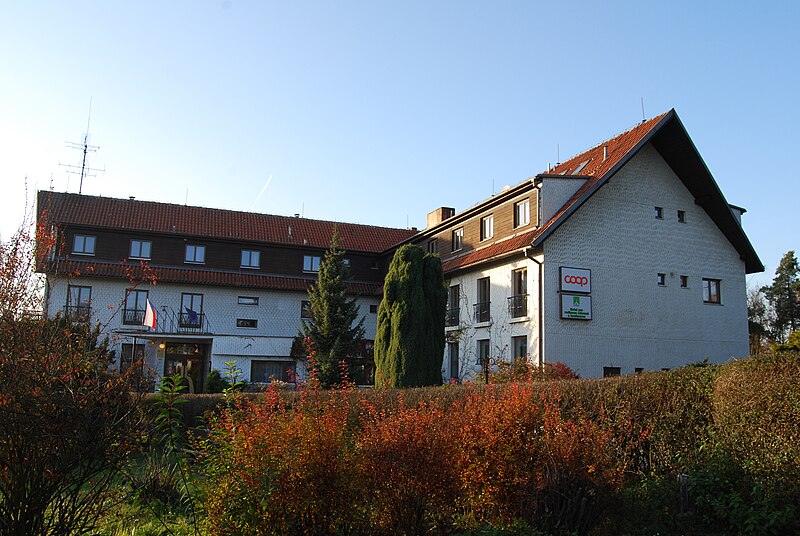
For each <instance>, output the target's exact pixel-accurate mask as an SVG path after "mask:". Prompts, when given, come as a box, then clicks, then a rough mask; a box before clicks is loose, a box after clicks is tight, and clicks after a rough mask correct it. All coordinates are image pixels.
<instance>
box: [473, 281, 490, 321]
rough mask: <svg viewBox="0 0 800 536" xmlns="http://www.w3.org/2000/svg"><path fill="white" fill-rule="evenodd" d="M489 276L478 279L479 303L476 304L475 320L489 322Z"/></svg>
mask: <svg viewBox="0 0 800 536" xmlns="http://www.w3.org/2000/svg"><path fill="white" fill-rule="evenodd" d="M489 289H490V286H489V278H488V277H482V278H481V279H478V303H476V304H475V322H488V321H489V318H490V315H489V305H490V303H489Z"/></svg>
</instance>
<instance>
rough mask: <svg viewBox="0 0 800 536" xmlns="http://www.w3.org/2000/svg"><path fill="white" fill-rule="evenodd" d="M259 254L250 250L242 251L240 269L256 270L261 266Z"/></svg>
mask: <svg viewBox="0 0 800 536" xmlns="http://www.w3.org/2000/svg"><path fill="white" fill-rule="evenodd" d="M260 263H261V252H259V251H255V250H252V249H243V250H242V264H241V267H242V268H258V267H259V266H260V265H261V264H260Z"/></svg>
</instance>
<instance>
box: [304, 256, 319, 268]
mask: <svg viewBox="0 0 800 536" xmlns="http://www.w3.org/2000/svg"><path fill="white" fill-rule="evenodd" d="M319 260H320V258H319V256H317V255H305V256H304V257H303V271H304V272H319Z"/></svg>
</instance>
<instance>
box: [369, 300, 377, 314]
mask: <svg viewBox="0 0 800 536" xmlns="http://www.w3.org/2000/svg"><path fill="white" fill-rule="evenodd" d="M369 312H370V313H372V314H377V313H378V306H377V305H375V304H374V303H373V304H371V305H370V306H369Z"/></svg>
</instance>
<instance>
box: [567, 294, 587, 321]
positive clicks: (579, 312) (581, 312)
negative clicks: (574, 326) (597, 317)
mask: <svg viewBox="0 0 800 536" xmlns="http://www.w3.org/2000/svg"><path fill="white" fill-rule="evenodd" d="M561 318H566V319H570V320H591V319H592V297H591V296H577V295H575V294H562V295H561Z"/></svg>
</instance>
